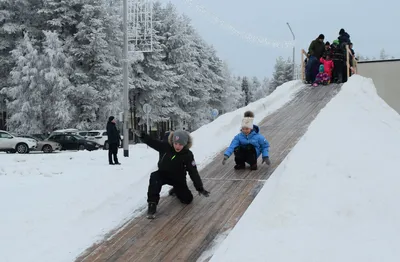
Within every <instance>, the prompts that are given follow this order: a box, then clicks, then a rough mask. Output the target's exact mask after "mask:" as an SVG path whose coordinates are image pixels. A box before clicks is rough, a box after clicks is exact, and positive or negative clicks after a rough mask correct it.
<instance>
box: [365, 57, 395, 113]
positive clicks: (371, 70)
mask: <svg viewBox="0 0 400 262" xmlns="http://www.w3.org/2000/svg"><path fill="white" fill-rule="evenodd" d="M357 73H358V74H359V75H361V76H364V77H368V78H371V79H372V80H373V81H374V84H375V87H376V90H377V92H378V95H379V96H380V97H382V99H383V100H385V102H386V103H387V104H388V105H389V106H390V107H392V108H393V109H394V110H396V111H397V113H399V114H400V59H393V60H378V61H363V62H359V63H358V66H357Z"/></svg>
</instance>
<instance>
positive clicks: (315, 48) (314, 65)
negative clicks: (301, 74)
mask: <svg viewBox="0 0 400 262" xmlns="http://www.w3.org/2000/svg"><path fill="white" fill-rule="evenodd" d="M324 39H325V36H324V35H323V34H320V35H319V36H318V38H317V39H315V40H313V41H312V42H311V44H310V46H309V48H308V53H310V57H309V60H308V63H307V68H306V70H307V75H306V81H307V83H313V82H314V81H315V76H316V75H317V74H318V68H319V59H320V58H321V56H322V55H323V53H324V50H325V44H324Z"/></svg>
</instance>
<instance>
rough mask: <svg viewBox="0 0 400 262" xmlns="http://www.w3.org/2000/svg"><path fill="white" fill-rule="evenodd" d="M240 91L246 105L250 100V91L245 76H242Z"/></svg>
mask: <svg viewBox="0 0 400 262" xmlns="http://www.w3.org/2000/svg"><path fill="white" fill-rule="evenodd" d="M242 91H243V93H244V97H245V100H244V103H245V104H244V105H245V106H247V105H248V104H249V103H250V102H251V93H250V83H249V80H248V79H247V77H243V80H242Z"/></svg>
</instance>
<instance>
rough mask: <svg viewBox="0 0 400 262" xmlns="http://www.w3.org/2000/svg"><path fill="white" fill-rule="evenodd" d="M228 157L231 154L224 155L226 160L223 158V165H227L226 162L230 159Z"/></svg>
mask: <svg viewBox="0 0 400 262" xmlns="http://www.w3.org/2000/svg"><path fill="white" fill-rule="evenodd" d="M228 158H229V156H227V155H224V160H222V164H223V165H225V163H226V160H228Z"/></svg>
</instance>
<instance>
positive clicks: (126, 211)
mask: <svg viewBox="0 0 400 262" xmlns="http://www.w3.org/2000/svg"><path fill="white" fill-rule="evenodd" d="M130 154H131V157H130V159H129V161H127V160H125V159H123V158H122V156H121V152H120V154H119V155H120V158H121V159H120V160H121V161H122V163H123V165H121V166H109V165H108V160H107V151H103V150H99V151H97V152H87V151H86V152H66V153H64V152H63V153H56V154H30V155H10V154H0V159H1V160H0V161H1V164H0V206H1V215H0V232H1V237H0V261H7V262H8V261H72V260H73V259H74V258H75V257H76V256H77V255H78V254H79V253H80V252H82V251H83V249H84V247H88V246H90V245H91V244H92V243H93V241H95V240H97V239H100V238H101V237H102V236H104V235H105V234H106V233H108V232H109V231H110V230H111V229H112V228H114V227H115V226H117V225H119V224H120V223H121V222H124V220H125V219H126V218H128V217H131V216H132V215H133V214H134V212H135V211H136V210H135V208H137V207H139V206H141V205H143V203H144V202H145V200H146V198H145V196H146V188H145V187H143V184H145V183H147V180H148V178H147V175H148V173H149V172H151V171H152V170H153V169H154V159H156V157H158V155H157V152H155V151H153V150H148V149H147V147H146V146H144V145H137V146H135V147H132V148H131V150H130Z"/></svg>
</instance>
